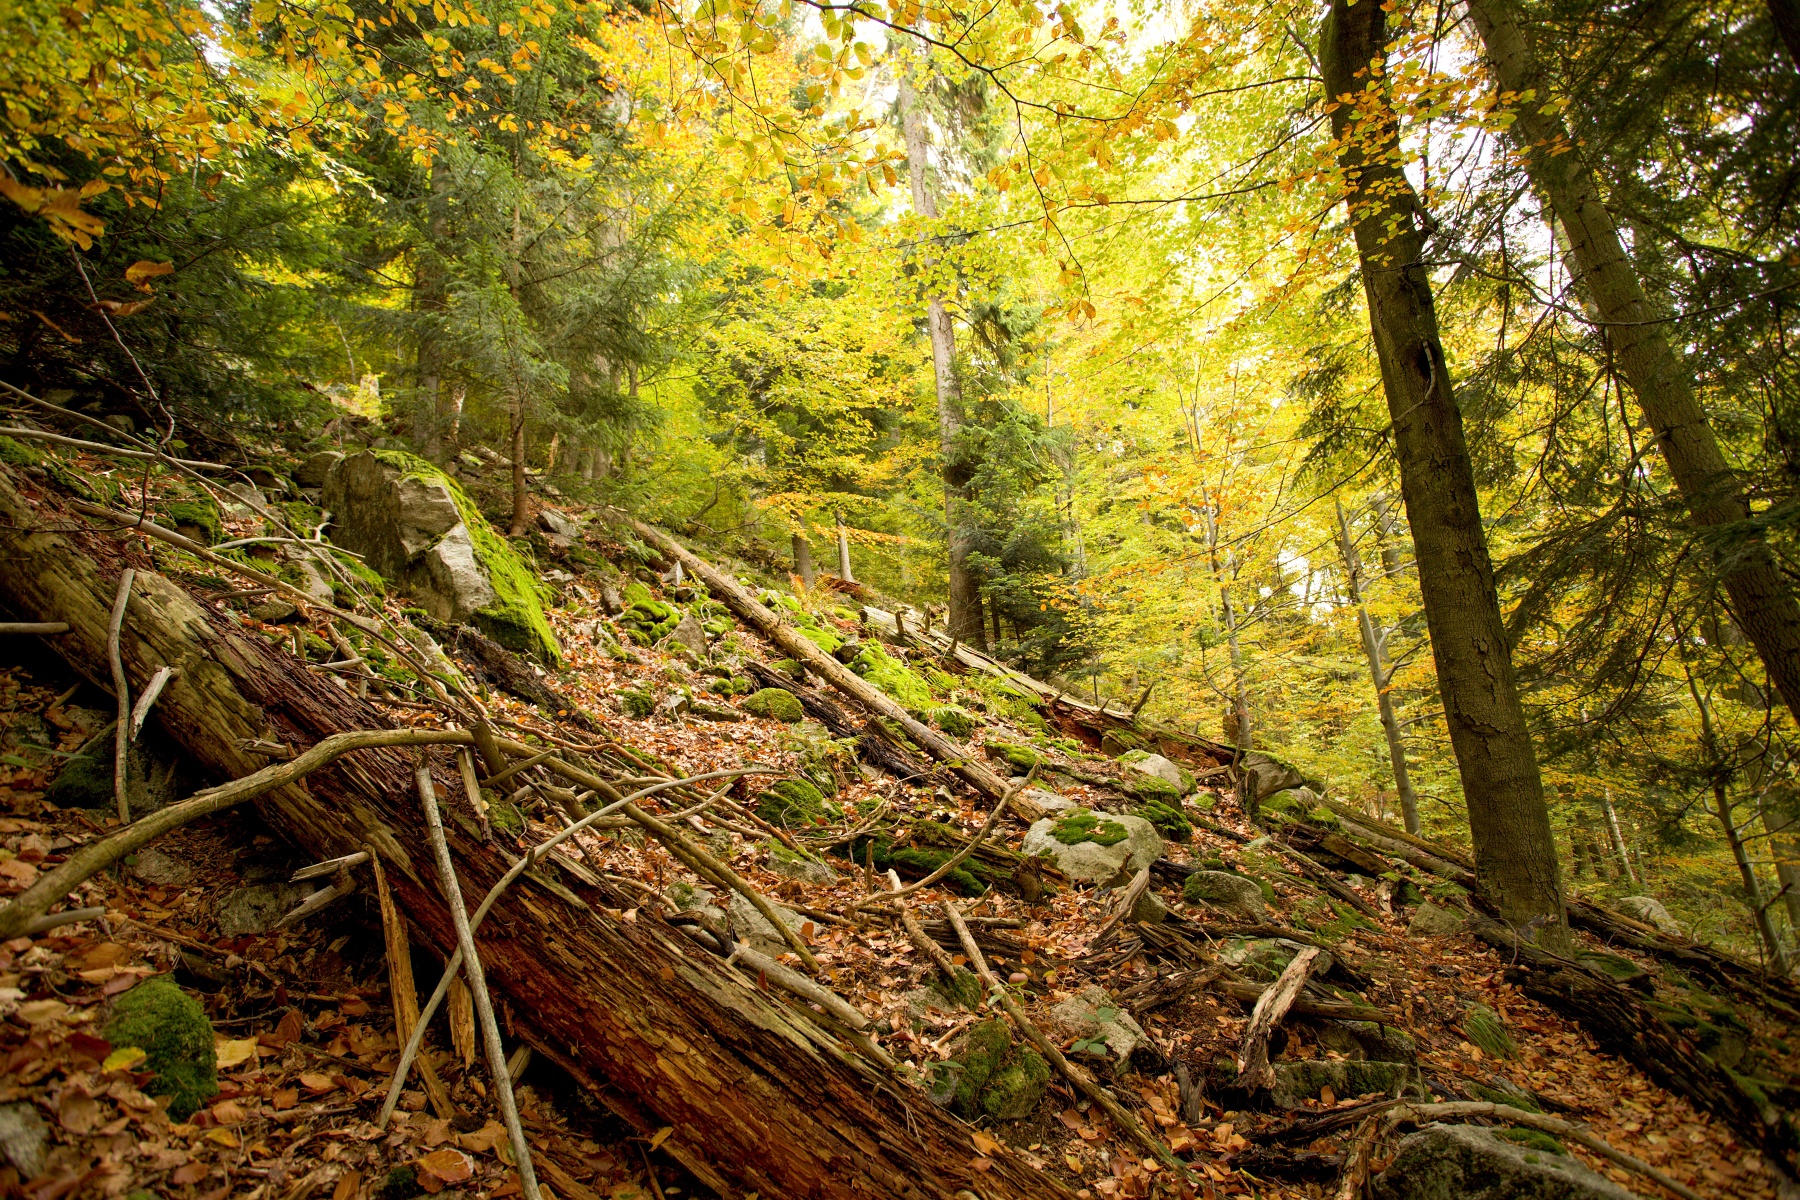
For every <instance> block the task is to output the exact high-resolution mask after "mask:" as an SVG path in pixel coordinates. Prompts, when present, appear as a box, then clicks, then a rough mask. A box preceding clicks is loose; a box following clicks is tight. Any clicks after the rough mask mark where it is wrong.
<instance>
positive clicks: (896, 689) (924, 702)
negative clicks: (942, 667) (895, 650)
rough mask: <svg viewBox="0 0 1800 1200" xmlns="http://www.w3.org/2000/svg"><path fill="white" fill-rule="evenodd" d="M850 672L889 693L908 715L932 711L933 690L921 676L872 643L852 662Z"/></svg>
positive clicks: (878, 645)
mask: <svg viewBox="0 0 1800 1200" xmlns="http://www.w3.org/2000/svg"><path fill="white" fill-rule="evenodd" d="M850 669H851V670H852V671H855V672H856V673H857V674H858V675H861V676H862V677H863V678H864V679H866V680H868V681H869V682H870V683H872V684H874V685H875V686H876V687H878V688H880V689H881V690H882V691H884V692H886V693H887V694H888V696H889V697H891V698H892V699H893V700H894V702H895V703H896V704H898V705H900V707H901V708H904V709H906V710H907V711H908V712H914V713H922V712H924V711H925V710H926V709H928V708H930V707H931V688H930V687H929V686H927V684H926V683H925V681H924V680H923V679H921V678H919V676H918V674H917V673H916V672H915V671H913V669H912V668H911V667H908V666H907V665H906V664H905V663H903V662H901V661H900V660H899V659H897V658H895V657H893V656H892V655H890V654H889V653H888V652H887V651H886V650H884V649H882V647H881V645H880V644H879V643H876V642H870V643H868V644H867V645H865V646H864V647H863V648H862V649H861V650H859V651H858V652H857V655H856V657H855V658H853V659H851V660H850Z"/></svg>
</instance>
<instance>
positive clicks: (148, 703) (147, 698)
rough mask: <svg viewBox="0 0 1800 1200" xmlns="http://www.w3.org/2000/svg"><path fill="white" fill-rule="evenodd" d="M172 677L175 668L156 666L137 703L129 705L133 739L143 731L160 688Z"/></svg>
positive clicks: (160, 691)
mask: <svg viewBox="0 0 1800 1200" xmlns="http://www.w3.org/2000/svg"><path fill="white" fill-rule="evenodd" d="M173 678H175V668H173V667H158V668H156V674H154V675H152V676H151V677H150V682H149V683H147V684H145V685H144V694H143V695H141V696H139V697H138V701H137V703H136V704H134V705H132V706H131V738H132V740H133V741H135V740H137V735H138V734H139V733H142V732H143V729H144V720H145V718H147V717H148V716H149V715H150V709H151V707H152V706H153V705H154V704H155V703H156V698H157V697H158V696H160V695H162V690H163V689H164V688H165V687H167V686H168V685H169V680H171V679H173Z"/></svg>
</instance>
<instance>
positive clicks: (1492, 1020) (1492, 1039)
mask: <svg viewBox="0 0 1800 1200" xmlns="http://www.w3.org/2000/svg"><path fill="white" fill-rule="evenodd" d="M1463 1036H1464V1037H1466V1038H1468V1039H1469V1041H1471V1042H1473V1043H1474V1044H1475V1045H1477V1046H1480V1047H1481V1049H1482V1051H1483V1053H1485V1054H1487V1055H1488V1057H1490V1058H1517V1057H1518V1054H1519V1047H1518V1043H1516V1042H1514V1041H1513V1037H1512V1034H1510V1033H1508V1032H1507V1031H1506V1023H1505V1022H1504V1021H1502V1020H1501V1019H1500V1014H1499V1013H1497V1012H1495V1011H1494V1010H1493V1009H1491V1008H1489V1007H1488V1006H1487V1005H1485V1004H1474V1005H1471V1006H1470V1007H1469V1011H1468V1012H1466V1013H1464V1014H1463Z"/></svg>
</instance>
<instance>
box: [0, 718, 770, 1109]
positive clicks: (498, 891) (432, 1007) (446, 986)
mask: <svg viewBox="0 0 1800 1200" xmlns="http://www.w3.org/2000/svg"><path fill="white" fill-rule="evenodd" d="M458 732H459V733H461V734H462V737H463V738H464V739H467V738H468V737H469V734H468V733H467V732H466V731H461V730H459V731H458ZM463 744H465V745H466V744H468V743H467V741H466V740H465V741H464V742H463ZM757 774H765V775H776V774H779V772H778V771H776V770H774V769H773V768H770V767H734V768H733V769H731V770H729V771H712V772H709V773H708V774H705V775H695V776H693V777H691V778H688V779H675V780H671V781H669V782H667V783H655V784H651V785H650V786H649V787H647V788H643V789H641V790H639V791H636V792H633V793H631V795H630V796H621V797H620V798H619V799H617V800H615V801H613V802H612V803H611V804H608V805H607V806H606V807H605V808H599V809H595V810H594V811H593V812H591V813H589V814H588V815H587V816H585V817H583V818H582V819H581V820H579V821H577V822H576V823H575V824H573V825H571V826H569V827H568V828H567V829H564V830H562V831H561V832H559V833H556V834H553V835H551V836H550V837H548V838H546V839H545V840H544V841H542V842H540V843H538V844H537V845H536V846H533V847H532V848H531V849H529V850H527V851H526V852H525V853H524V854H523V855H521V856H520V857H519V860H518V861H517V862H515V863H514V864H513V865H512V866H511V867H510V868H509V869H508V870H507V872H506V874H504V875H502V876H501V877H500V880H499V882H498V883H496V884H494V886H493V887H491V888H489V889H488V894H487V898H486V899H484V900H482V902H481V905H480V907H479V908H477V909H476V910H475V915H474V916H472V917H470V918H469V927H470V929H472V930H474V929H480V928H481V923H482V922H483V921H485V920H487V915H488V910H489V909H491V908H493V907H494V904H495V902H496V901H498V900H499V899H500V897H501V895H502V894H503V893H504V892H505V891H506V889H507V888H509V887H511V886H512V884H513V881H514V880H516V879H518V877H519V876H521V875H523V874H524V873H525V872H526V871H527V870H529V869H530V868H531V867H532V866H533V865H535V864H536V863H538V862H541V861H542V860H543V859H544V857H545V856H546V855H548V854H549V853H550V851H552V850H554V849H555V848H556V847H558V846H560V845H562V843H564V842H565V841H567V840H568V839H570V838H572V837H574V836H575V835H576V834H577V833H579V832H581V831H582V830H583V829H587V828H589V827H590V826H592V825H593V824H594V823H595V822H597V821H599V820H600V818H602V817H604V816H606V815H608V814H609V813H613V812H616V811H618V810H619V809H621V808H623V807H624V806H625V805H627V804H629V803H630V802H631V801H633V800H641V799H643V798H644V797H645V796H649V795H652V794H653V793H656V792H660V791H665V790H667V789H668V788H672V787H676V786H678V785H680V784H684V783H703V782H705V781H706V780H709V779H724V778H726V777H727V776H737V775H757ZM163 811H164V812H167V811H168V810H167V809H164V810H163ZM4 911H5V910H0V915H4ZM461 967H462V950H461V948H460V947H459V948H458V949H457V950H456V952H455V953H453V954H452V955H451V956H450V961H449V962H448V963H446V964H445V966H444V973H443V975H442V976H441V977H440V978H439V979H438V983H437V987H436V989H434V990H433V991H432V993H431V999H429V1000H427V1001H426V1002H425V1007H424V1009H423V1010H422V1011H421V1012H420V1014H419V1023H418V1024H417V1025H416V1026H414V1027H413V1032H412V1036H411V1037H410V1038H408V1039H407V1041H406V1047H405V1048H404V1049H403V1050H401V1052H400V1065H399V1066H397V1067H395V1068H394V1077H393V1079H392V1080H391V1081H389V1083H388V1094H387V1100H386V1101H385V1102H384V1103H383V1104H382V1106H381V1115H379V1116H378V1117H376V1118H375V1125H376V1127H377V1128H386V1126H387V1123H388V1121H389V1120H391V1119H392V1118H393V1115H394V1106H395V1105H396V1104H398V1103H399V1102H400V1089H401V1088H403V1087H405V1086H406V1077H407V1074H408V1073H409V1072H410V1071H411V1070H412V1064H413V1059H414V1058H416V1057H417V1056H418V1053H419V1047H420V1045H421V1044H422V1043H423V1042H424V1040H425V1029H426V1027H427V1026H429V1025H430V1024H431V1018H432V1017H433V1016H435V1015H437V1010H438V1006H439V1005H441V1004H443V1002H444V997H445V996H446V995H447V994H448V993H449V991H450V981H451V980H453V979H455V978H456V973H457V971H458V970H459V969H461Z"/></svg>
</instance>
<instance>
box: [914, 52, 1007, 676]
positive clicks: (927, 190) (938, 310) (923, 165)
mask: <svg viewBox="0 0 1800 1200" xmlns="http://www.w3.org/2000/svg"><path fill="white" fill-rule="evenodd" d="M900 121H901V126H902V130H903V132H904V134H905V138H906V174H907V178H908V180H909V182H910V183H911V184H912V200H913V210H914V211H915V212H917V213H918V214H919V215H920V216H921V217H923V218H925V219H926V220H928V221H935V220H937V215H938V209H937V196H936V195H935V194H934V193H933V191H932V188H931V181H930V179H929V178H928V177H927V174H928V172H929V170H930V153H929V148H930V143H929V141H928V140H927V133H926V130H925V117H924V114H923V113H921V112H920V111H919V97H918V94H917V93H916V92H914V91H913V86H912V80H911V79H910V78H909V77H908V75H907V73H906V71H905V69H904V68H903V69H902V70H901V71H900ZM929 267H930V264H928V265H927V269H929ZM925 326H926V329H927V331H928V332H929V333H930V334H931V371H932V377H933V380H934V382H935V383H936V386H937V417H938V458H939V460H940V464H941V466H940V469H941V470H942V472H943V476H944V529H945V543H946V549H947V551H948V556H949V560H950V589H949V602H950V616H949V625H950V636H952V637H954V638H958V639H960V640H962V641H965V642H967V643H969V644H970V645H971V646H974V647H975V648H976V649H977V650H986V649H987V629H986V625H985V623H984V622H983V621H982V619H981V585H980V581H979V580H977V579H976V577H975V572H974V570H973V569H972V568H971V567H970V564H969V554H970V552H971V551H972V550H973V548H974V540H975V539H974V530H973V528H971V526H970V523H969V522H970V513H969V487H968V485H969V474H970V469H971V464H969V463H968V462H965V461H964V458H963V452H962V448H961V447H960V446H958V445H957V436H956V435H957V432H958V431H959V430H960V429H961V428H962V386H961V385H960V384H959V383H958V382H957V379H956V327H955V326H954V325H952V324H951V323H950V313H949V310H948V309H946V308H945V307H944V301H943V298H942V297H941V296H938V295H936V294H935V293H934V294H933V295H931V296H930V297H928V298H927V300H926V302H925Z"/></svg>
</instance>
